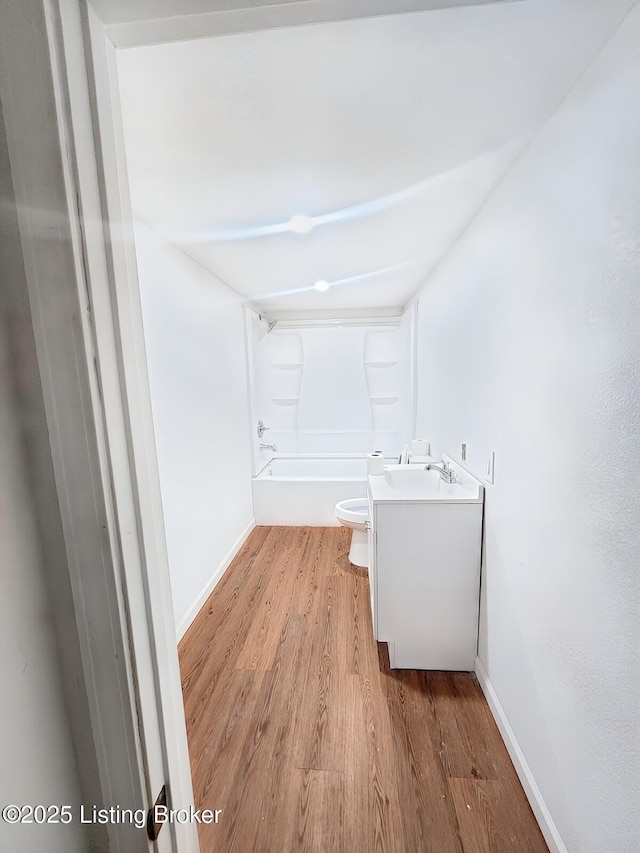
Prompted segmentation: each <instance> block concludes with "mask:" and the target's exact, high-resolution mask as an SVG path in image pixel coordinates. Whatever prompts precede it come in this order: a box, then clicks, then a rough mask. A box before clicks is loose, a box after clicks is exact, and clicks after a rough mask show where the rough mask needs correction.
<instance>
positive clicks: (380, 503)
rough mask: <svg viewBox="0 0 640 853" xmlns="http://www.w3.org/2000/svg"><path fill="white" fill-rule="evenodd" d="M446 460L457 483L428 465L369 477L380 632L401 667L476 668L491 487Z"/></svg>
mask: <svg viewBox="0 0 640 853" xmlns="http://www.w3.org/2000/svg"><path fill="white" fill-rule="evenodd" d="M444 459H445V460H446V461H447V462H448V463H449V465H450V466H451V469H452V470H453V471H455V474H456V480H457V482H455V483H446V482H444V481H443V480H442V478H441V476H440V472H439V471H437V470H430V471H426V470H425V467H424V465H391V466H388V468H387V470H386V471H385V473H384V474H383V475H379V476H370V477H369V478H368V500H369V518H370V522H369V531H368V538H369V583H370V588H371V609H372V616H373V631H374V636H375V638H376V639H377V640H379V641H380V642H386V643H388V644H389V658H390V663H391V667H392V668H396V669H446V670H473V668H474V662H475V657H476V653H477V638H478V612H479V596H480V559H481V544H482V512H483V504H484V488H483V486H482V484H481V483H480V482H479V481H478V480H476V479H475V478H474V477H472V476H471V475H470V474H469V473H467V472H466V471H465V470H464V469H463V468H461V467H460V466H458V465H456V463H455V462H454V461H453V460H452V459H451V458H450V457H447V456H445V457H444Z"/></svg>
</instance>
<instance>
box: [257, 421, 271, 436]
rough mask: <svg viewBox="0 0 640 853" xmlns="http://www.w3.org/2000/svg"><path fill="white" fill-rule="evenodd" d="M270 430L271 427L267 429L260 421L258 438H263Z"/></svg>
mask: <svg viewBox="0 0 640 853" xmlns="http://www.w3.org/2000/svg"><path fill="white" fill-rule="evenodd" d="M268 429H271V427H266V426H265V425H264V424H263V423H262V421H258V438H262V436H263V435H264V434H265V432H266V431H267V430H268Z"/></svg>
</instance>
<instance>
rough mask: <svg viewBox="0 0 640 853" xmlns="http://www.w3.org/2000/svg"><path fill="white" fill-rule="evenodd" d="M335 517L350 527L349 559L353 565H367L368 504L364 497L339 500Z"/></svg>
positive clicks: (365, 566) (366, 566)
mask: <svg viewBox="0 0 640 853" xmlns="http://www.w3.org/2000/svg"><path fill="white" fill-rule="evenodd" d="M335 514H336V518H337V519H338V521H339V522H340V524H344V526H345V527H350V528H351V530H352V531H353V533H352V534H351V548H350V549H349V561H350V562H352V563H353V565H354V566H361V567H362V568H364V569H366V568H368V567H369V546H368V542H367V530H366V527H365V522H367V521H369V504H368V503H367V499H366V498H350V499H349V500H346V501H339V503H337V504H336V508H335Z"/></svg>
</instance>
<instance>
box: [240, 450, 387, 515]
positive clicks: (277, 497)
mask: <svg viewBox="0 0 640 853" xmlns="http://www.w3.org/2000/svg"><path fill="white" fill-rule="evenodd" d="M395 461H397V460H396V459H389V462H395ZM252 486H253V511H254V514H255V518H256V524H275V525H294V526H295V525H305V524H309V525H312V526H315V527H335V526H338V525H339V522H338V521H337V519H336V517H335V515H334V514H333V510H334V507H335V505H336V504H337V503H338V501H343V500H346V499H347V498H364V497H366V494H367V459H366V456H363V455H359V456H351V455H350V456H346V455H343V456H340V455H333V456H327V455H323V454H321V453H319V454H316V455H313V456H311V455H309V456H284V455H283V456H276V457H274V458H273V459H272V460H271V461H270V462H267V463H266V464H265V466H264V468H262V469H261V471H260V472H259V473H258V475H257V476H256V477H254V478H253V481H252Z"/></svg>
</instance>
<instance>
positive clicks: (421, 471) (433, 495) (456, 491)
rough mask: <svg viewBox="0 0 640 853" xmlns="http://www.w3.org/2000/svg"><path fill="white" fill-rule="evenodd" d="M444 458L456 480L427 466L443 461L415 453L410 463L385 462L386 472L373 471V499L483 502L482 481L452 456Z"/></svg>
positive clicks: (381, 500) (425, 501)
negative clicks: (453, 472)
mask: <svg viewBox="0 0 640 853" xmlns="http://www.w3.org/2000/svg"><path fill="white" fill-rule="evenodd" d="M444 458H445V459H446V461H447V462H448V463H449V465H450V467H451V468H452V470H454V471H455V473H456V479H457V482H456V483H445V481H444V480H443V479H442V477H441V476H440V471H438V470H431V471H426V470H425V467H424V466H425V465H426V464H427V463H428V462H432V463H436V464H439V460H438V461H437V460H435V459H433V458H432V457H430V456H427V457H414V460H413V463H412V464H410V465H385V471H384V474H377V475H372V474H370V475H369V478H368V479H369V489H370V490H371V497H372V500H373V502H374V503H389V502H395V501H401V502H411V503H415V502H418V503H482V501H483V500H484V487H483V485H482V483H481V482H480V481H479V480H476V478H475V477H473V476H472V475H471V474H469V472H468V471H466V470H465V469H464V468H463V467H462V466H461V465H459V464H457V463H456V462H454V461H453V460H452V459H451V458H450V457H449V456H445V457H444ZM418 459H419V460H420V463H421V464H417V462H418ZM423 459H424V462H422V460H423Z"/></svg>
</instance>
